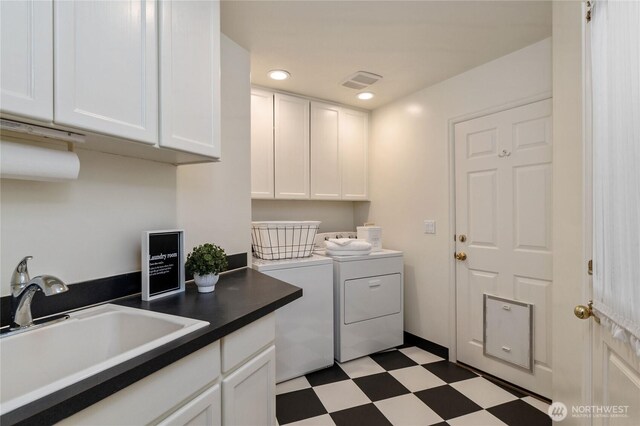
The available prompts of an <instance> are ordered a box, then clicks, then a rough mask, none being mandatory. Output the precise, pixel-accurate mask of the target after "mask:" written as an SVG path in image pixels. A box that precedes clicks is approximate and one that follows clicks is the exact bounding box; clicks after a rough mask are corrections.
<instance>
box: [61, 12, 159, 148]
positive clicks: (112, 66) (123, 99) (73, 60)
mask: <svg viewBox="0 0 640 426" xmlns="http://www.w3.org/2000/svg"><path fill="white" fill-rule="evenodd" d="M54 24H55V25H54V42H55V61H54V63H55V83H54V87H55V107H54V110H55V115H54V121H55V122H56V123H58V124H62V125H66V126H70V127H74V128H79V129H86V130H89V131H93V132H97V133H104V134H108V135H112V136H119V137H123V138H127V139H132V140H135V141H139V142H144V143H147V144H152V145H155V144H156V143H157V141H158V57H157V48H158V40H157V21H156V2H155V1H154V0H137V1H135V0H132V1H122V0H115V1H57V2H55V3H54Z"/></svg>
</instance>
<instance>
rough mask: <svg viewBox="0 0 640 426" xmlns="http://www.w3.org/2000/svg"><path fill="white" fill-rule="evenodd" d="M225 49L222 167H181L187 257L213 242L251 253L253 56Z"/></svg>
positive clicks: (226, 45) (229, 44)
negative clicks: (251, 84)
mask: <svg viewBox="0 0 640 426" xmlns="http://www.w3.org/2000/svg"><path fill="white" fill-rule="evenodd" d="M221 44H222V156H221V158H222V161H221V162H220V163H208V164H196V165H187V166H179V167H178V224H179V226H180V227H181V228H183V229H184V230H185V245H186V251H187V252H188V251H191V249H192V248H193V247H194V246H196V245H199V244H202V243H205V242H212V243H214V244H218V245H219V246H221V247H222V248H224V249H225V251H226V252H227V254H234V253H239V252H245V253H251V234H250V222H251V198H250V196H251V195H250V194H251V131H250V120H251V97H250V90H251V89H250V79H249V65H250V63H249V53H248V52H247V51H246V50H244V49H242V48H241V47H240V46H238V45H237V44H236V43H234V42H233V41H232V40H231V39H229V38H228V37H226V36H224V35H222V39H221ZM185 255H186V253H185Z"/></svg>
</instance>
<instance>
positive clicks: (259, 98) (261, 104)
mask: <svg viewBox="0 0 640 426" xmlns="http://www.w3.org/2000/svg"><path fill="white" fill-rule="evenodd" d="M273 188H274V186H273V93H271V92H267V91H264V90H258V89H252V90H251V197H252V198H273Z"/></svg>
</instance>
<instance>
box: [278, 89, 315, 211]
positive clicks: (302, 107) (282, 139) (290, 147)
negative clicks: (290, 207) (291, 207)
mask: <svg viewBox="0 0 640 426" xmlns="http://www.w3.org/2000/svg"><path fill="white" fill-rule="evenodd" d="M274 153H275V162H274V174H275V185H274V187H275V198H281V199H308V198H309V101H308V100H307V99H303V98H298V97H294V96H288V95H282V94H279V93H276V94H275V149H274Z"/></svg>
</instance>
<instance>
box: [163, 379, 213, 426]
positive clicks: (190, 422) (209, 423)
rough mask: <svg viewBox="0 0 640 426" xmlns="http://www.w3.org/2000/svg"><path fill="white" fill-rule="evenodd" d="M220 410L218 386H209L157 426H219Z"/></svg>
mask: <svg viewBox="0 0 640 426" xmlns="http://www.w3.org/2000/svg"><path fill="white" fill-rule="evenodd" d="M220 408H221V407H220V385H215V386H211V387H210V388H209V389H207V390H206V391H204V392H202V393H201V394H200V395H198V396H197V397H195V398H194V399H192V400H191V401H190V402H188V403H187V404H186V405H185V406H184V407H182V408H179V409H178V411H176V412H175V413H173V414H172V415H170V416H169V417H167V418H166V419H164V420H163V421H161V422H160V423H158V425H159V426H183V425H184V426H218V425H220V424H221V416H220V414H221V413H220Z"/></svg>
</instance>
